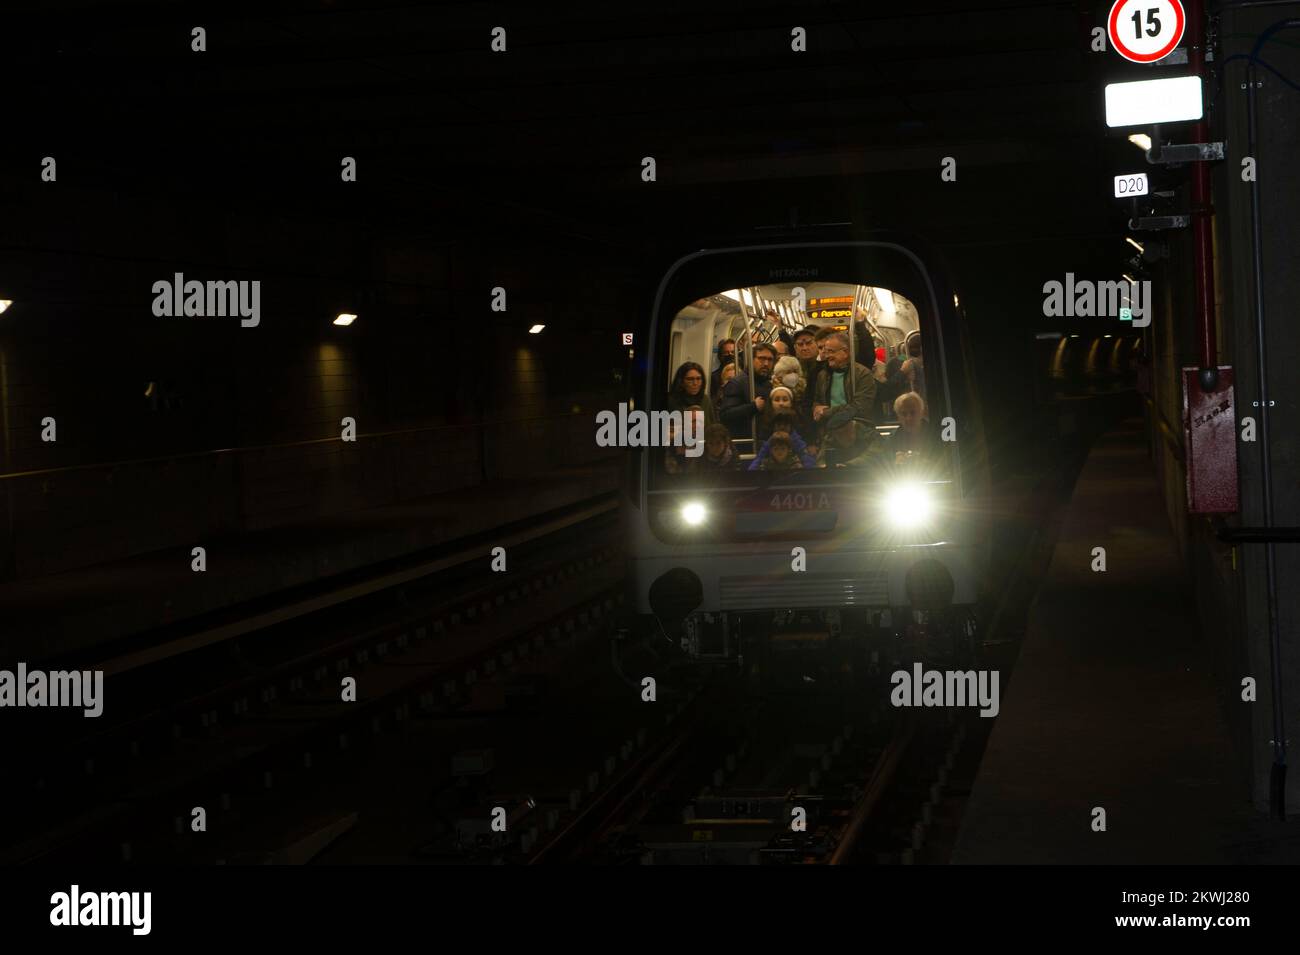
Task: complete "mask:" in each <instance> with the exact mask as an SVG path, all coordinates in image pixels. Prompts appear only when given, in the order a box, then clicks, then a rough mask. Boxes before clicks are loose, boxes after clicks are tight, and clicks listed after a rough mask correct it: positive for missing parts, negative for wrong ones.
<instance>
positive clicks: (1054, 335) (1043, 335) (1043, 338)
mask: <svg viewBox="0 0 1300 955" xmlns="http://www.w3.org/2000/svg"><path fill="white" fill-rule="evenodd" d="M1063 337H1064V336H1063V335H1062V334H1061V333H1060V332H1039V333H1038V334H1037V335H1035V336H1034V338H1036V339H1038V340H1039V341H1040V342H1049V341H1050V342H1054V341H1056V340H1057V339H1058V338H1063Z"/></svg>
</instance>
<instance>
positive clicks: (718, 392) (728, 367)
mask: <svg viewBox="0 0 1300 955" xmlns="http://www.w3.org/2000/svg"><path fill="white" fill-rule="evenodd" d="M718 371H719V372H721V376H720V379H721V381H720V384H719V385H718V387H717V388H715V389H714V390H713V391H711V392H710V393H709V394H710V396H711V398H712V401H713V411H714V415H713V417H714V419H715V420H717V421H721V420H722V418H721V414H722V390H723V389H724V388H726V387H727V382H729V381H731V379H732V378H735V377H736V360H735V359H734V358H725V359H723V364H722V367H721V368H719V369H718Z"/></svg>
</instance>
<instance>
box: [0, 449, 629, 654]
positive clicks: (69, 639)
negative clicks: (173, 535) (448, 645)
mask: <svg viewBox="0 0 1300 955" xmlns="http://www.w3.org/2000/svg"><path fill="white" fill-rule="evenodd" d="M622 465H623V458H622V457H621V456H610V457H606V458H603V459H600V460H597V461H595V462H590V463H586V464H583V465H581V466H574V467H568V468H563V469H558V470H554V471H548V472H545V473H542V474H539V475H537V476H536V477H532V478H529V479H509V480H497V481H489V482H487V483H483V484H479V485H476V486H473V487H467V488H462V489H458V490H454V491H449V492H445V493H441V494H436V495H432V496H429V497H426V498H421V499H418V500H414V501H408V502H405V503H402V504H399V505H392V506H384V507H375V508H369V509H365V510H360V511H353V512H350V513H346V514H337V515H328V516H325V517H322V518H320V519H317V520H314V521H311V522H309V523H299V524H292V525H282V526H279V527H275V528H271V529H266V530H259V531H253V532H249V533H245V534H241V535H237V536H231V537H229V538H226V539H217V540H211V541H204V542H202V543H204V545H205V547H206V551H207V555H206V556H207V570H206V571H205V572H203V573H196V572H194V571H193V570H192V569H191V556H190V550H189V548H188V547H187V548H178V549H170V550H164V551H157V552H154V553H150V554H145V555H141V556H138V557H132V558H129V559H126V560H121V561H115V562H108V563H101V564H95V565H92V566H89V567H85V568H79V569H77V570H73V571H68V572H65V573H59V574H51V575H47V576H43V577H34V578H25V579H19V580H15V581H9V582H6V583H5V584H3V585H0V619H3V620H4V621H5V631H6V643H5V650H6V657H8V658H11V659H12V660H13V661H18V660H21V661H24V662H27V663H28V664H35V663H38V662H39V663H45V662H49V661H61V662H64V663H65V665H67V663H68V661H69V660H75V661H76V662H75V665H76V666H78V667H87V666H92V665H94V666H98V665H99V664H100V662H101V658H103V659H107V657H108V656H112V655H120V654H121V653H123V652H125V650H127V649H134V647H132V645H131V638H132V636H133V635H135V634H140V633H143V632H147V631H157V630H161V629H163V628H165V632H166V635H167V636H168V637H169V638H174V637H177V636H179V635H181V634H185V633H188V632H190V631H195V630H204V631H205V632H208V633H216V632H218V631H224V632H225V633H226V634H230V633H232V632H233V630H234V629H238V628H241V627H242V628H244V629H248V628H250V627H255V626H259V625H268V624H270V623H274V622H277V620H279V619H283V618H284V615H285V613H286V612H289V611H287V610H286V608H287V607H289V608H293V609H295V611H296V612H299V613H302V612H309V611H310V610H312V609H320V608H321V607H323V606H325V605H326V603H323V602H322V601H323V600H325V601H328V600H332V599H336V598H339V597H347V596H348V595H349V593H351V594H353V595H357V594H359V593H364V592H366V591H367V588H368V589H369V590H371V591H373V590H374V589H376V587H377V586H380V585H383V586H392V585H395V584H398V583H401V582H402V581H403V580H404V579H414V577H416V576H418V575H420V574H427V573H431V572H436V571H437V570H438V569H440V568H441V567H443V566H447V567H449V566H453V565H455V564H456V563H458V562H461V561H464V560H465V559H468V558H467V556H466V554H465V553H464V551H465V550H466V549H467V548H473V547H476V546H480V545H481V546H482V547H485V548H486V549H484V550H483V555H484V559H486V557H487V554H488V553H489V551H490V548H491V547H492V546H497V545H498V544H499V545H501V546H507V547H508V546H510V544H511V543H512V542H513V543H518V542H521V541H524V540H529V539H531V537H532V536H535V535H536V534H540V533H547V532H548V531H550V530H555V529H557V528H558V527H561V526H564V524H565V522H566V521H570V522H571V521H576V520H580V519H583V515H584V514H586V513H587V511H586V510H584V509H583V505H584V502H586V503H588V504H590V503H591V502H592V501H593V499H597V498H600V497H602V496H605V497H606V498H607V499H606V501H605V502H604V504H603V505H602V506H603V507H604V508H606V509H608V508H611V507H613V506H614V504H613V501H612V498H611V497H610V495H612V494H613V492H614V491H615V490H616V489H617V488H618V486H619V481H620V479H621V476H622ZM587 510H591V508H587ZM533 525H536V526H535V527H534V526H533ZM485 535H486V536H485ZM488 538H491V540H488ZM498 538H500V539H499V540H498ZM323 588H333V589H336V590H337V592H336V593H334V594H331V595H328V596H326V597H324V598H323V597H322V596H321V591H322V589H323ZM349 588H350V589H349ZM295 603H296V607H295ZM5 662H6V661H4V660H0V665H4V663H5ZM107 669H108V670H109V671H110V672H111V671H112V669H113V668H112V667H108V668H107Z"/></svg>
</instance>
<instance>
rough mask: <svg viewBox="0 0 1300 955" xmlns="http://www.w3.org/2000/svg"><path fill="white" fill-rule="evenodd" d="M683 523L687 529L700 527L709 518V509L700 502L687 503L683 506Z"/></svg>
mask: <svg viewBox="0 0 1300 955" xmlns="http://www.w3.org/2000/svg"><path fill="white" fill-rule="evenodd" d="M681 513H682V523H683V524H685V525H686V526H687V527H699V526H700V525H701V524H703V523H704V519H705V518H706V517H708V516H709V512H708V509H707V508H706V507H705V506H704V505H703V504H701V503H700V502H699V501H687V502H686V503H685V504H683V505H682V512H681Z"/></svg>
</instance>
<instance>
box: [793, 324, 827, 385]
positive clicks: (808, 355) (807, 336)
mask: <svg viewBox="0 0 1300 955" xmlns="http://www.w3.org/2000/svg"><path fill="white" fill-rule="evenodd" d="M820 330H821V329H819V328H818V327H817V326H816V325H809V326H808V327H807V328H801V329H800V330H799V331H797V332H795V336H794V357H795V358H798V359H799V361H800V362H801V363H802V364H803V368H804V371H803V373H804V377H805V378H811V377H812V376H811V371H812V369H811V367H810V366H811V365H812V364H813V363H815V362H816V361H817V338H816V335H817V333H818V332H819V331H820Z"/></svg>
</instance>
